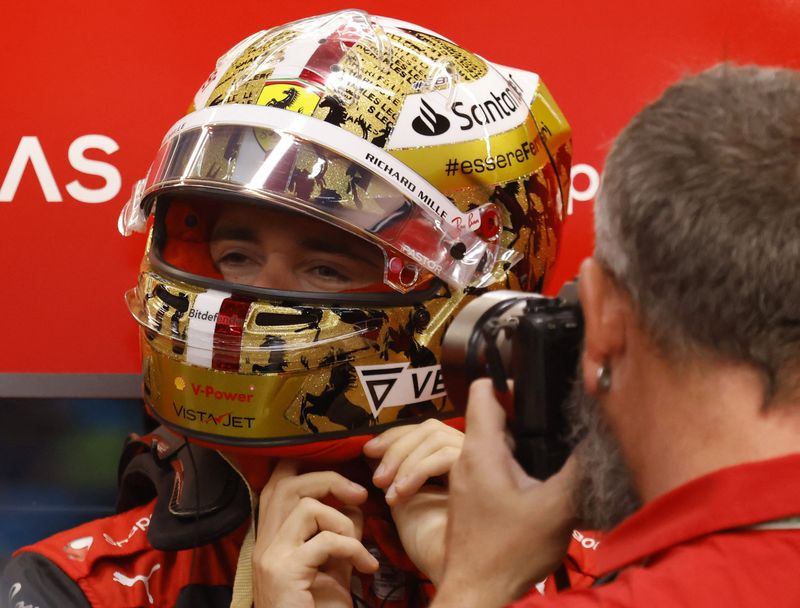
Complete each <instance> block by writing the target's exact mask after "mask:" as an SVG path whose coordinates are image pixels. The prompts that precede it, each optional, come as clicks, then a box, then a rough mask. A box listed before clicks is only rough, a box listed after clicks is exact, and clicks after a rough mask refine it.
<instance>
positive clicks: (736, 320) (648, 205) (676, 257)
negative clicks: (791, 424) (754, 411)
mask: <svg viewBox="0 0 800 608" xmlns="http://www.w3.org/2000/svg"><path fill="white" fill-rule="evenodd" d="M595 225H596V234H597V238H596V246H595V257H596V258H597V259H598V260H599V261H600V262H601V263H603V264H604V265H605V266H606V267H607V268H608V269H609V270H610V271H611V272H612V273H613V274H614V275H615V277H616V279H617V280H618V282H619V283H620V284H621V285H622V286H623V287H624V288H625V289H627V291H628V292H629V293H630V295H631V297H632V299H633V301H634V303H635V305H636V307H637V314H638V316H639V320H640V322H641V323H642V326H643V327H644V328H645V329H646V330H647V331H648V332H649V334H650V335H651V336H652V337H653V338H654V340H655V342H656V344H657V345H658V346H659V347H660V348H661V349H662V350H663V351H664V353H665V354H667V355H675V354H684V353H687V352H689V353H695V354H709V355H711V356H715V357H720V358H723V359H725V360H734V361H743V362H747V363H749V364H751V365H754V366H756V367H757V368H758V369H760V370H761V371H762V372H763V373H764V376H765V394H766V402H769V401H770V400H771V399H772V398H773V397H774V396H775V395H776V393H778V392H779V391H780V392H782V391H783V390H784V389H789V390H791V391H795V390H797V388H798V384H800V383H799V382H798V378H800V374H798V370H799V369H800V72H797V71H793V70H788V69H779V68H760V67H753V66H745V67H739V66H734V65H730V64H722V65H718V66H716V67H714V68H711V69H709V70H707V71H705V72H702V73H701V74H699V75H696V76H693V77H690V78H687V79H685V80H682V81H680V82H678V83H677V84H675V85H673V86H671V87H670V88H668V89H667V90H666V91H665V92H664V94H663V95H662V96H661V98H660V99H658V100H656V101H655V102H654V103H652V104H651V105H649V106H648V107H646V108H645V109H644V110H643V111H642V112H640V113H639V114H638V115H637V116H636V117H635V118H634V119H633V120H632V121H631V123H630V124H629V125H628V126H627V127H626V128H625V129H624V131H623V132H622V133H621V134H620V135H619V137H618V138H617V140H616V142H615V143H614V145H613V147H612V150H611V152H610V153H609V156H608V159H607V161H606V167H605V173H604V178H603V186H602V191H601V194H600V196H599V197H598V201H597V204H596V206H595Z"/></svg>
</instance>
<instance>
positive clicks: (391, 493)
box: [386, 484, 397, 501]
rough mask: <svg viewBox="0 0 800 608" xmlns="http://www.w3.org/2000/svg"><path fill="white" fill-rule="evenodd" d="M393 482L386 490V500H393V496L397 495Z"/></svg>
mask: <svg viewBox="0 0 800 608" xmlns="http://www.w3.org/2000/svg"><path fill="white" fill-rule="evenodd" d="M394 486H395V484H392V485H390V486H389V489H388V490H386V500H387V501H392V500H394V498H395V496H397V490H395V488H394Z"/></svg>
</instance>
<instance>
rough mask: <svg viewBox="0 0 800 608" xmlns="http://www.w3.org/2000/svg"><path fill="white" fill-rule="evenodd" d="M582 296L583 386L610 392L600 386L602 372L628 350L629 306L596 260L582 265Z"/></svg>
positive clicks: (592, 391) (590, 390)
mask: <svg viewBox="0 0 800 608" xmlns="http://www.w3.org/2000/svg"><path fill="white" fill-rule="evenodd" d="M578 293H579V296H580V301H581V307H582V308H583V318H584V323H585V329H584V332H585V333H584V345H583V359H582V362H581V363H582V368H583V383H584V387H585V389H586V391H587V392H589V393H590V394H597V393H598V392H603V391H604V390H607V387H606V388H605V389H604V388H602V387H598V370H599V369H600V368H601V367H606V368H608V366H609V365H612V366H613V361H614V359H615V358H617V357H618V356H619V355H621V354H622V353H623V352H624V351H625V316H626V314H627V312H628V310H627V308H628V306H629V303H628V301H627V299H626V298H625V296H624V295H623V293H622V292H621V291H620V289H619V288H618V287H617V284H616V283H615V281H614V279H613V277H612V276H611V275H610V274H609V273H608V271H606V269H605V268H604V267H603V266H602V265H601V264H600V263H598V262H597V260H595V259H594V258H587V259H585V260H584V261H583V263H582V264H581V270H580V278H579V279H578Z"/></svg>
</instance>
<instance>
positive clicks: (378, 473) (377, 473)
mask: <svg viewBox="0 0 800 608" xmlns="http://www.w3.org/2000/svg"><path fill="white" fill-rule="evenodd" d="M385 472H386V467H385V466H383V463H381V464H379V465H378V468H377V469H375V473H373V475H372V476H373V477H380V476H381V475H383V474H384V473H385Z"/></svg>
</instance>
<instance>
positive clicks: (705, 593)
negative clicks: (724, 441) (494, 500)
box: [513, 454, 800, 608]
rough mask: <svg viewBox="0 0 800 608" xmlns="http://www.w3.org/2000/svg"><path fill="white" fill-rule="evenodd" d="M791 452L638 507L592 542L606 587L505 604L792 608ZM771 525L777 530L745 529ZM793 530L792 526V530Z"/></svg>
mask: <svg viewBox="0 0 800 608" xmlns="http://www.w3.org/2000/svg"><path fill="white" fill-rule="evenodd" d="M798 515H800V454H795V455H791V456H785V457H782V458H776V459H773V460H765V461H761V462H753V463H748V464H742V465H737V466H734V467H730V468H726V469H722V470H720V471H716V472H714V473H710V474H708V475H705V476H703V477H700V478H698V479H695V480H693V481H691V482H689V483H687V484H685V485H683V486H680V487H678V488H676V489H675V490H673V491H671V492H669V493H667V494H665V495H663V496H660V497H659V498H657V499H655V500H653V501H652V502H649V503H647V504H646V505H645V506H644V507H643V508H642V509H641V510H640V511H638V512H637V513H635V514H634V515H632V516H631V517H630V518H628V519H627V520H626V521H624V522H623V523H622V524H621V525H620V526H619V527H617V528H616V529H615V530H614V531H613V532H611V533H610V534H609V535H608V536H607V537H605V538H604V539H603V541H602V542H601V543H600V544H599V546H598V548H597V551H596V553H595V556H594V557H595V559H594V561H593V563H592V565H591V567H592V568H593V569H594V572H589V574H591V575H594V576H604V575H609V574H611V573H614V572H616V571H620V572H619V575H618V576H617V577H616V579H614V580H613V581H611V582H609V583H607V584H605V585H601V586H596V587H591V588H588V589H580V590H570V591H566V592H564V593H562V594H560V595H558V596H556V597H548V598H545V597H542V596H529V597H526V598H524V599H522V600H520V601H519V602H517V603H515V604H513V606H514V607H515V608H538V607H542V608H545V607H549V606H553V607H554V608H555V607H556V606H559V607H566V608H583V607H589V606H615V607H624V606H631V607H634V606H635V607H648V608H650V607H655V608H658V607H660V606H664V607H667V606H668V607H670V608H673V607H676V606H681V607H683V606H702V607H703V608H709V607H712V608H713V607H716V606H719V607H723V606H724V607H725V608H729V607H733V606H753V607H758V608H762V607H768V608H784V607H786V608H789V607H791V608H797V607H798V606H800V529H786V528H790V527H791V526H792V525H793V524H792V523H791V522H786V521H783V522H781V521H779V520H785V519H786V518H790V517H795V516H798ZM766 522H776V525H778V526H783V527H784V529H755V528H754V526H757V525H758V524H765V523H766ZM794 525H800V524H794Z"/></svg>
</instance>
